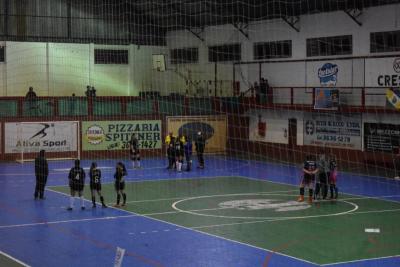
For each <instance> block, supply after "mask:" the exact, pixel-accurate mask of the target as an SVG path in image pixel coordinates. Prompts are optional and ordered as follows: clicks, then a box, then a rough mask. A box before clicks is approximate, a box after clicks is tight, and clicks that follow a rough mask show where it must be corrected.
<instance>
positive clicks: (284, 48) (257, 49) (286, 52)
mask: <svg viewBox="0 0 400 267" xmlns="http://www.w3.org/2000/svg"><path fill="white" fill-rule="evenodd" d="M291 56H292V41H291V40H285V41H276V42H267V43H256V44H254V59H269V58H289V57H291Z"/></svg>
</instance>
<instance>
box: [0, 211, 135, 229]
mask: <svg viewBox="0 0 400 267" xmlns="http://www.w3.org/2000/svg"><path fill="white" fill-rule="evenodd" d="M68 212H69V211H68ZM136 216H137V215H121V216H108V217H96V218H87V219H75V220H63V221H50V222H38V223H24V224H13V225H0V229H5V228H17V227H26V226H37V225H49V224H60V223H71V222H88V221H100V220H113V219H119V218H130V217H136Z"/></svg>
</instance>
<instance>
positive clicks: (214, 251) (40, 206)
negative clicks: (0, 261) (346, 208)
mask: <svg viewBox="0 0 400 267" xmlns="http://www.w3.org/2000/svg"><path fill="white" fill-rule="evenodd" d="M97 162H98V165H99V166H101V167H102V168H104V169H103V173H104V175H103V176H104V179H103V183H107V182H112V175H111V173H112V172H113V171H114V166H115V163H116V161H115V160H101V161H97ZM125 163H126V166H127V167H128V168H129V169H130V166H131V164H130V163H129V162H128V161H125ZM89 165H90V161H82V166H83V167H89ZM142 165H143V168H142V169H140V170H134V171H133V170H129V169H128V173H129V174H128V178H127V180H128V181H144V180H160V179H184V178H185V179H187V178H192V179H196V178H198V177H210V178H212V177H216V176H243V177H248V178H253V179H260V180H268V181H273V182H277V183H283V184H291V185H298V184H299V180H300V174H301V172H300V171H301V166H292V165H286V164H279V163H265V162H257V161H246V160H239V159H231V158H227V157H222V156H221V157H218V156H210V157H207V158H206V168H205V169H204V170H200V169H194V170H193V171H192V172H189V173H188V172H183V173H176V172H171V171H166V170H165V166H166V161H165V160H164V159H144V160H143V161H142ZM194 165H196V163H194ZM71 166H72V161H62V162H61V161H50V162H49V168H50V175H49V178H48V183H47V185H48V186H52V185H53V186H54V185H66V184H67V182H68V181H67V172H68V170H69V168H70V167H71ZM34 183H35V178H34V175H33V163H24V164H19V163H2V164H0V237H1V238H0V251H1V252H2V254H3V255H7V256H8V257H10V258H13V259H15V260H18V261H19V262H20V263H21V264H22V265H26V266H38V267H47V266H48V267H53V266H59V267H64V266H65V267H67V266H113V264H114V259H115V253H116V249H117V247H121V248H126V253H125V257H124V259H123V264H122V266H135V267H136V266H182V267H187V266H199V267H204V266H210V267H211V266H212V267H218V266H224V267H225V266H249V267H253V266H260V267H261V266H266V265H265V259H266V257H267V256H268V255H270V253H271V252H270V251H268V250H265V249H261V248H257V247H254V246H250V245H248V244H243V243H240V242H237V241H233V240H227V239H224V238H222V237H218V236H214V235H210V234H206V233H203V232H200V231H196V230H193V229H189V228H184V227H182V226H178V225H174V224H171V223H166V222H163V221H159V220H156V219H152V218H148V217H145V216H141V215H137V214H134V213H131V212H127V211H124V210H119V209H114V208H107V209H99V208H98V209H91V208H88V209H86V210H85V211H80V210H79V211H75V210H74V211H73V212H67V211H66V206H67V205H68V201H69V196H67V195H64V194H62V193H59V192H55V191H52V190H46V192H45V194H46V200H43V201H35V200H33V190H34ZM338 184H339V187H340V191H341V192H345V193H349V194H354V195H360V196H368V197H376V198H380V199H387V200H390V201H396V202H400V182H399V181H395V180H392V179H386V178H381V177H370V176H360V175H355V174H350V173H340V177H339V181H338ZM86 206H87V207H90V203H89V202H87V205H86ZM399 255H400V251H399ZM268 266H296V267H301V266H315V265H314V264H312V263H310V262H306V261H303V260H300V259H297V258H293V257H290V256H286V255H282V254H279V253H274V254H273V256H272V257H271V258H270V260H269V261H268ZM330 266H400V258H399V256H394V257H389V258H382V259H370V260H360V261H355V262H348V263H340V264H335V265H330Z"/></svg>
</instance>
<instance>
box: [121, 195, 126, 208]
mask: <svg viewBox="0 0 400 267" xmlns="http://www.w3.org/2000/svg"><path fill="white" fill-rule="evenodd" d="M122 198H123V202H122V206H125V204H126V194H125V193H122Z"/></svg>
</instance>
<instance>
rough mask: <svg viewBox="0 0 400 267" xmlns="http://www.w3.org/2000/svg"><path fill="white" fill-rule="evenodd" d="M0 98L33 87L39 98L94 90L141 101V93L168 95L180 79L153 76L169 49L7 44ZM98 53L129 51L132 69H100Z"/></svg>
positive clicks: (0, 74) (0, 67)
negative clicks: (157, 58)
mask: <svg viewBox="0 0 400 267" xmlns="http://www.w3.org/2000/svg"><path fill="white" fill-rule="evenodd" d="M4 44H5V46H6V63H2V64H0V96H24V95H25V94H26V92H27V91H28V88H29V86H33V88H34V89H35V92H36V93H37V94H38V95H39V96H70V95H71V94H72V93H75V94H76V95H78V96H80V95H84V92H85V90H86V86H87V85H92V86H94V87H95V88H96V90H97V95H99V96H126V95H128V96H129V95H131V96H137V95H138V94H139V92H140V91H152V90H153V91H161V92H162V93H163V94H169V91H168V90H173V89H175V88H174V87H173V86H170V85H171V84H172V83H173V82H172V81H173V80H174V79H175V78H176V77H170V76H169V75H168V73H166V72H158V71H155V70H153V65H152V54H166V48H165V47H154V46H153V47H150V46H141V47H140V46H136V45H119V46H117V45H94V44H66V43H40V42H35V43H32V42H4ZM94 49H127V50H128V51H129V64H126V65H124V64H94Z"/></svg>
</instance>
